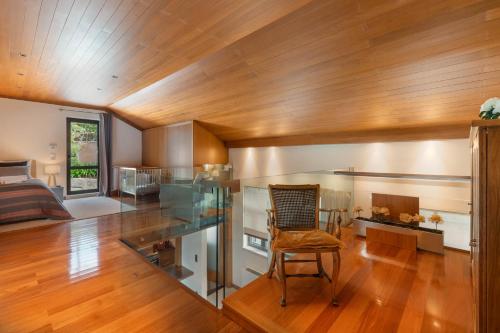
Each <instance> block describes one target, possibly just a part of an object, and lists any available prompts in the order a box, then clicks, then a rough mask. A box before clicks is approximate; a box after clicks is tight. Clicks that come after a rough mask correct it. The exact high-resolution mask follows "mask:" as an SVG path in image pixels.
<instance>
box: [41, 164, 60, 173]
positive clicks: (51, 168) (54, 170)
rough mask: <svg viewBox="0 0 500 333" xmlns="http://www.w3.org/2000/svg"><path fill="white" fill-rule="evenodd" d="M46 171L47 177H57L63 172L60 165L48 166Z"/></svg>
mask: <svg viewBox="0 0 500 333" xmlns="http://www.w3.org/2000/svg"><path fill="white" fill-rule="evenodd" d="M44 171H45V174H47V175H57V174H59V173H60V172H61V166H60V165H59V164H47V165H46V166H45V168H44Z"/></svg>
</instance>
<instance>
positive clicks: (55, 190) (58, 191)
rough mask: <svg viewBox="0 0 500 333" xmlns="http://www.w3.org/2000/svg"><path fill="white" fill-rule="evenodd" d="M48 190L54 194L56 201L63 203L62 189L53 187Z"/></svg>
mask: <svg viewBox="0 0 500 333" xmlns="http://www.w3.org/2000/svg"><path fill="white" fill-rule="evenodd" d="M50 190H51V191H52V193H54V195H55V197H56V198H57V200H59V201H61V202H63V200H64V187H62V186H54V187H51V188H50Z"/></svg>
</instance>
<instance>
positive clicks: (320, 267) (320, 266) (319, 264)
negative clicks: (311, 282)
mask: <svg viewBox="0 0 500 333" xmlns="http://www.w3.org/2000/svg"><path fill="white" fill-rule="evenodd" d="M316 266H317V267H318V274H319V275H320V276H321V277H323V275H325V271H324V270H323V263H322V262H321V253H316Z"/></svg>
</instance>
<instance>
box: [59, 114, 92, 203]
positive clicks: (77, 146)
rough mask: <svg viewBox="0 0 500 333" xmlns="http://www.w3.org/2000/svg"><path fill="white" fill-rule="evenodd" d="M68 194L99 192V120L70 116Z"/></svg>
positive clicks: (68, 128)
mask: <svg viewBox="0 0 500 333" xmlns="http://www.w3.org/2000/svg"><path fill="white" fill-rule="evenodd" d="M66 125H67V126H66V130H67V133H66V137H67V142H66V149H67V163H66V168H67V170H66V174H67V189H68V194H81V193H95V192H99V121H97V120H87V119H74V118H68V119H67V124H66Z"/></svg>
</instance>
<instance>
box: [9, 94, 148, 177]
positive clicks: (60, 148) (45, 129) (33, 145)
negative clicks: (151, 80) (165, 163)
mask: <svg viewBox="0 0 500 333" xmlns="http://www.w3.org/2000/svg"><path fill="white" fill-rule="evenodd" d="M59 108H61V106H58V105H52V104H44V103H35V102H28V101H20V100H14V99H7V98H0V160H9V159H34V160H36V161H37V177H38V178H41V179H42V180H45V181H47V176H46V175H45V174H44V173H43V167H44V165H45V164H47V163H59V164H60V165H61V168H62V172H61V174H60V175H58V176H57V178H56V179H57V184H58V185H63V186H65V187H66V118H67V117H74V118H82V119H98V115H96V114H89V113H82V112H67V111H64V112H61V111H59ZM63 108H65V109H74V108H70V107H63ZM90 111H92V110H90ZM50 143H56V144H57V149H56V160H55V161H52V160H50V158H49V144H50ZM113 146H114V147H113V164H114V165H115V164H122V163H124V164H125V163H126V164H129V163H130V164H134V165H135V164H141V160H142V135H141V131H139V130H137V129H135V128H133V127H131V126H129V125H128V124H126V123H124V122H122V121H120V120H118V119H114V121H113Z"/></svg>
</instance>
